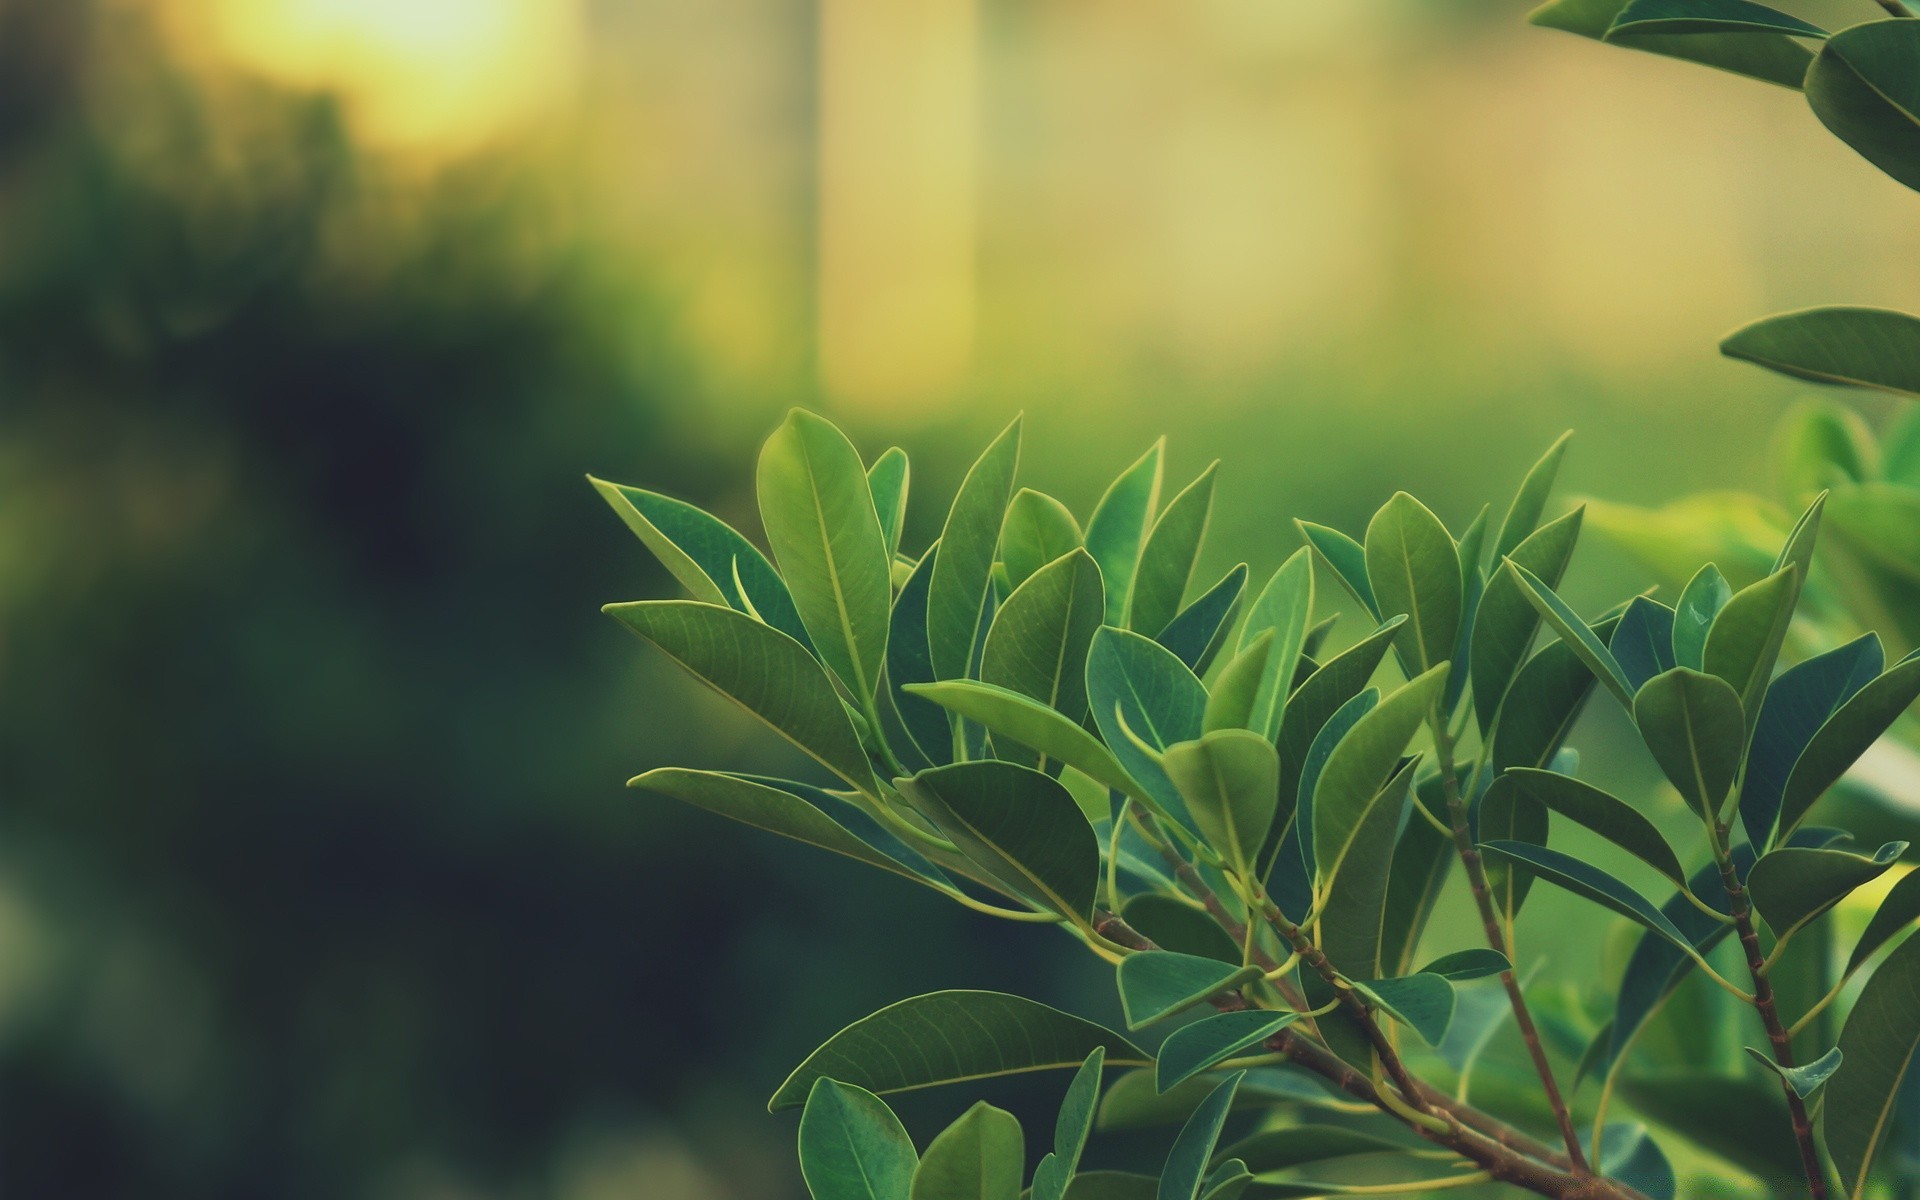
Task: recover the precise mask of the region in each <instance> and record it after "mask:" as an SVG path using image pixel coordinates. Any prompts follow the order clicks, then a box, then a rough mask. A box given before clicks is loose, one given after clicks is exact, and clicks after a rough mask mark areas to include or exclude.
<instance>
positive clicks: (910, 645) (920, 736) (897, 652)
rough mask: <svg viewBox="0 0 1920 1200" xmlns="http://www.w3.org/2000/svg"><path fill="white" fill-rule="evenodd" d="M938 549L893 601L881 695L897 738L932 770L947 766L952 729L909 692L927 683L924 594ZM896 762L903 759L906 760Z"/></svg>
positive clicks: (930, 657)
mask: <svg viewBox="0 0 1920 1200" xmlns="http://www.w3.org/2000/svg"><path fill="white" fill-rule="evenodd" d="M939 548H940V543H938V542H935V543H934V544H933V545H932V546H930V547H929V548H928V549H927V552H926V553H925V554H923V555H921V556H920V561H919V562H918V563H916V564H915V565H914V568H913V572H912V573H911V574H910V575H908V576H907V581H906V583H904V584H902V585H901V587H900V594H899V595H898V596H896V597H894V601H893V617H892V621H891V628H890V630H889V632H888V635H887V696H888V699H889V700H891V701H892V707H893V710H894V712H895V714H896V715H897V716H898V717H899V718H900V729H899V733H900V734H901V735H902V736H904V738H905V739H906V740H907V741H908V742H911V743H912V746H913V749H914V750H915V751H917V752H918V756H919V758H921V759H923V760H925V762H926V763H927V764H928V765H929V766H936V767H937V766H941V765H943V764H946V763H949V762H952V761H953V743H954V737H953V724H952V722H950V721H949V720H948V719H947V714H946V713H944V712H942V711H941V710H940V707H939V706H938V705H936V704H934V703H932V702H931V701H929V700H927V699H926V698H925V697H922V696H917V695H914V694H913V692H912V691H911V690H909V689H910V688H911V687H912V686H913V685H915V684H924V683H931V682H932V681H933V654H932V651H931V650H930V649H929V648H928V646H927V594H928V592H929V590H930V589H931V587H932V584H933V560H934V558H935V557H936V554H937V552H938V550H939ZM882 715H883V716H884V715H885V714H884V711H883V714H882ZM895 749H896V751H898V750H901V749H903V748H902V747H896V748H895ZM901 757H902V759H903V760H905V759H907V758H909V757H910V756H908V755H905V754H902V755H901Z"/></svg>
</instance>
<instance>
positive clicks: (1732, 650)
mask: <svg viewBox="0 0 1920 1200" xmlns="http://www.w3.org/2000/svg"><path fill="white" fill-rule="evenodd" d="M1799 598H1800V568H1798V567H1787V568H1785V569H1783V570H1780V571H1776V572H1774V573H1773V574H1772V575H1769V576H1767V577H1766V578H1765V579H1762V580H1761V581H1760V582H1758V583H1756V584H1752V585H1751V586H1749V587H1745V588H1742V589H1740V591H1738V592H1736V593H1734V596H1733V598H1732V599H1731V600H1728V601H1727V603H1726V607H1724V608H1722V609H1721V610H1720V615H1719V616H1717V617H1715V618H1714V619H1713V628H1712V629H1710V630H1708V631H1707V645H1706V651H1705V654H1704V656H1703V658H1702V662H1703V663H1704V664H1705V670H1706V672H1707V674H1709V675H1718V676H1719V677H1720V678H1722V679H1724V680H1726V681H1727V683H1728V684H1730V685H1731V686H1732V687H1733V690H1734V693H1735V694H1736V695H1738V696H1739V697H1740V705H1741V708H1742V709H1743V710H1744V711H1746V712H1749V713H1757V712H1759V710H1760V701H1761V697H1762V696H1764V695H1765V694H1766V690H1767V683H1768V681H1769V680H1771V679H1772V678H1773V666H1774V663H1775V662H1776V661H1778V660H1779V658H1780V646H1781V644H1782V643H1783V642H1785V641H1786V638H1787V625H1788V624H1789V623H1790V622H1791V621H1792V620H1793V607H1794V604H1795V602H1796V601H1798V600H1799Z"/></svg>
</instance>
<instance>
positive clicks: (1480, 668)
mask: <svg viewBox="0 0 1920 1200" xmlns="http://www.w3.org/2000/svg"><path fill="white" fill-rule="evenodd" d="M1515 503H1516V504H1517V503H1518V501H1517V500H1516V501H1515ZM1585 513H1586V509H1585V508H1576V509H1574V510H1573V511H1572V512H1570V513H1568V514H1567V515H1566V516H1564V517H1561V518H1559V519H1558V520H1555V521H1552V522H1549V523H1548V524H1546V525H1544V526H1542V527H1541V528H1539V529H1537V530H1535V531H1534V532H1532V533H1531V534H1528V535H1527V536H1526V537H1525V538H1524V539H1522V540H1521V542H1520V544H1519V545H1517V546H1515V547H1514V548H1513V549H1512V550H1511V551H1508V552H1507V553H1506V554H1503V555H1502V557H1503V558H1506V557H1511V558H1512V560H1513V561H1514V562H1515V563H1518V564H1519V565H1520V566H1523V567H1525V568H1526V569H1527V570H1529V571H1531V572H1533V574H1534V576H1535V577H1536V578H1538V579H1540V580H1541V581H1542V582H1544V583H1545V584H1547V586H1549V587H1558V586H1559V585H1560V576H1561V575H1562V573H1564V572H1565V570H1566V567H1567V562H1568V560H1569V559H1571V558H1572V557H1573V546H1574V542H1575V541H1577V540H1578V539H1579V537H1580V523H1581V521H1582V519H1583V518H1584V516H1585ZM1508 519H1509V520H1511V519H1513V514H1511V513H1510V514H1508ZM1539 628H1540V613H1539V610H1537V609H1536V608H1535V607H1534V605H1533V602H1532V601H1531V600H1529V599H1528V598H1527V594H1526V590H1525V588H1524V586H1523V585H1522V584H1521V583H1520V581H1519V579H1517V578H1516V577H1515V576H1513V575H1512V574H1511V573H1509V572H1507V571H1495V572H1494V574H1493V578H1491V579H1489V580H1488V581H1487V585H1486V591H1485V592H1484V593H1483V594H1482V595H1481V597H1480V604H1479V607H1478V608H1477V610H1476V611H1475V614H1474V630H1473V646H1472V652H1471V662H1470V665H1471V674H1472V677H1473V707H1474V712H1475V714H1476V715H1477V717H1478V719H1479V722H1480V730H1481V732H1482V733H1483V734H1484V733H1485V732H1486V731H1487V730H1488V729H1490V728H1492V726H1493V720H1494V717H1495V715H1496V714H1497V713H1498V711H1499V708H1500V701H1501V700H1502V699H1503V698H1504V697H1505V696H1506V694H1507V688H1508V686H1509V685H1510V684H1511V683H1512V682H1513V677H1514V674H1515V672H1517V671H1518V670H1519V669H1520V664H1521V662H1522V661H1524V660H1525V658H1526V655H1527V648H1528V647H1529V646H1531V645H1532V644H1533V637H1534V633H1535V631H1537V630H1538V629H1539Z"/></svg>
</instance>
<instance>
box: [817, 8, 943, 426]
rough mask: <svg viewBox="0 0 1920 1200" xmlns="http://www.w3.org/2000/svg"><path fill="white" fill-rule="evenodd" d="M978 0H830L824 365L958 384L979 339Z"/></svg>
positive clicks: (899, 387) (824, 30)
mask: <svg viewBox="0 0 1920 1200" xmlns="http://www.w3.org/2000/svg"><path fill="white" fill-rule="evenodd" d="M977 6H978V0H821V5H820V175H819V179H820V185H819V186H820V212H819V221H820V227H819V289H820V293H819V306H820V307H819V320H820V331H819V334H820V375H821V382H822V384H823V386H824V387H825V389H826V391H827V393H828V394H829V395H830V396H832V397H834V398H835V399H837V400H839V401H841V402H843V403H845V404H847V405H850V406H853V407H859V408H866V409H870V410H882V409H887V408H893V407H896V406H901V405H905V404H909V403H911V404H914V405H925V404H930V403H935V402H938V401H939V400H941V399H942V398H943V397H950V396H951V395H952V394H953V393H954V391H955V388H956V385H957V384H958V383H959V381H960V380H961V378H962V377H963V376H964V374H965V372H966V370H967V366H968V362H969V359H970V358H971V356H972V351H973V326H974V225H975V219H976V213H975V184H976V163H977V161H978V147H977V138H978V132H977V124H978V122H977V113H976V108H977V105H978V96H979V90H978V82H977V58H978V31H977V24H978V12H977Z"/></svg>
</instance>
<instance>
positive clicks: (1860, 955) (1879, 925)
mask: <svg viewBox="0 0 1920 1200" xmlns="http://www.w3.org/2000/svg"><path fill="white" fill-rule="evenodd" d="M1917 920H1920V871H1909V872H1907V873H1906V874H1905V875H1902V876H1901V877H1900V881H1899V882H1898V883H1896V884H1894V885H1893V887H1892V888H1890V889H1889V890H1888V891H1887V895H1886V898H1885V899H1883V900H1881V901H1880V907H1879V908H1878V909H1876V910H1874V914H1873V919H1872V920H1871V921H1868V922H1867V931H1866V932H1865V933H1863V934H1861V935H1860V941H1859V943H1858V944H1857V945H1855V946H1854V948H1853V953H1852V954H1851V955H1849V956H1848V958H1847V969H1846V972H1845V973H1846V974H1848V975H1851V974H1853V973H1854V972H1855V971H1856V970H1858V969H1859V968H1860V964H1862V963H1864V962H1866V961H1867V959H1869V958H1871V957H1872V956H1873V952H1874V951H1875V950H1878V949H1879V948H1880V947H1882V946H1884V945H1886V944H1887V943H1888V942H1889V941H1891V940H1892V939H1893V938H1894V936H1895V935H1896V934H1898V933H1899V932H1900V931H1901V930H1903V929H1905V928H1907V926H1909V925H1911V924H1913V923H1914V922H1915V921H1917Z"/></svg>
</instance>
